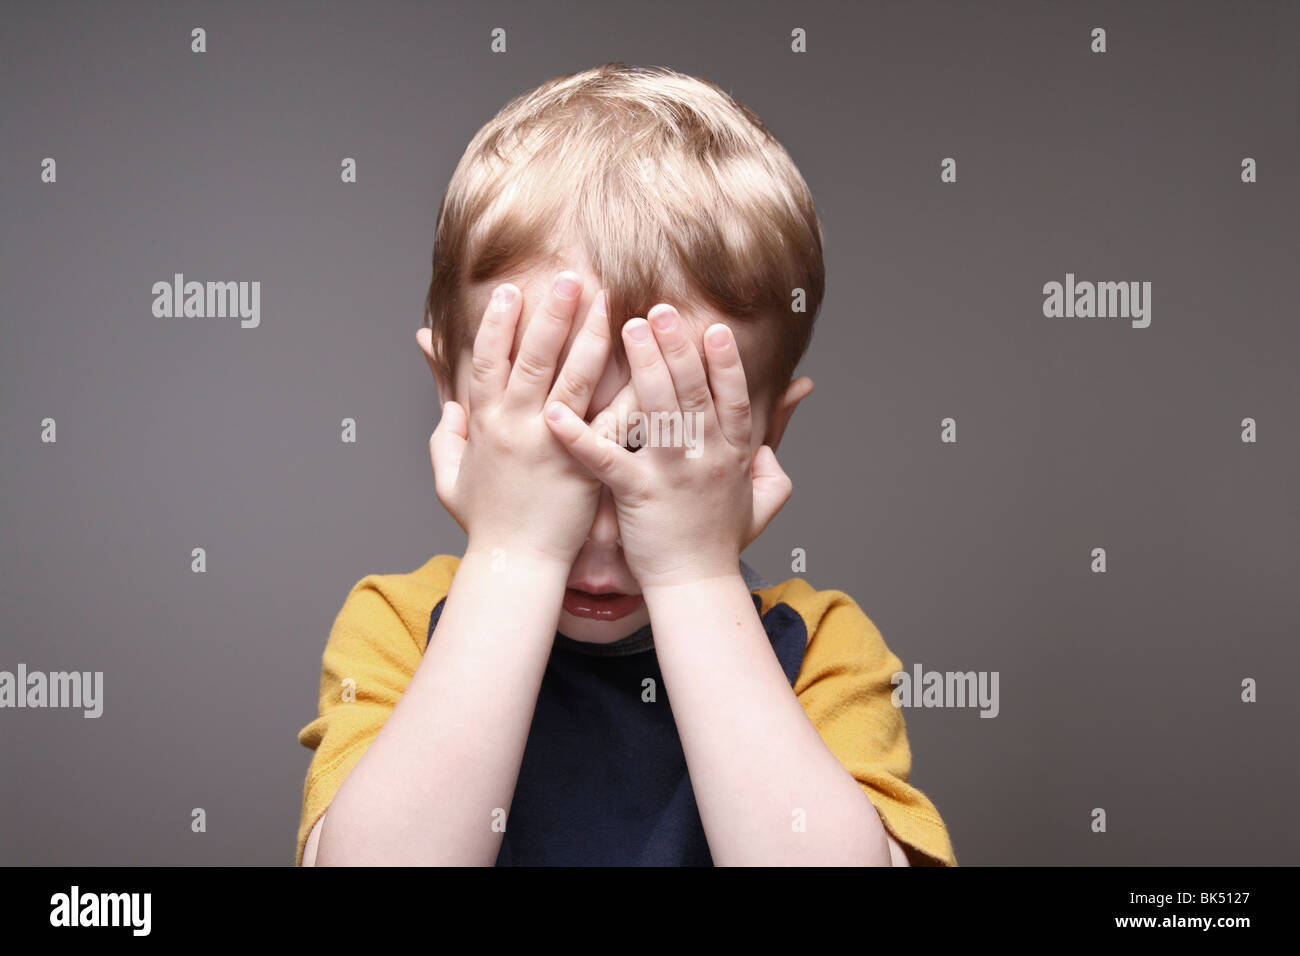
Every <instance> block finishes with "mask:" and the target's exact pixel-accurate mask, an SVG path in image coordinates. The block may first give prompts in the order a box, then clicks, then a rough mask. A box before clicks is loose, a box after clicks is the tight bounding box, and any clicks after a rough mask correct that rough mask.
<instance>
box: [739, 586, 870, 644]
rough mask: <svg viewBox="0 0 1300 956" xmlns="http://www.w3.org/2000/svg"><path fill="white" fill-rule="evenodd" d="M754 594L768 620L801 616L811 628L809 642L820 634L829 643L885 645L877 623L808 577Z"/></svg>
mask: <svg viewBox="0 0 1300 956" xmlns="http://www.w3.org/2000/svg"><path fill="white" fill-rule="evenodd" d="M752 593H753V594H754V595H755V596H756V597H757V598H758V599H759V601H760V607H759V613H760V614H761V615H762V616H764V617H765V618H766V616H767V615H768V614H770V613H773V612H776V613H782V612H784V613H786V614H793V615H795V616H797V618H798V620H799V622H800V623H802V625H803V626H804V628H806V629H807V632H808V639H809V640H812V638H813V637H814V635H816V636H818V637H819V638H822V639H826V640H830V639H834V638H840V639H848V640H852V641H861V640H864V639H865V640H870V641H882V642H883V638H882V637H881V635H880V631H879V630H878V629H877V627H876V625H875V623H874V622H873V621H872V620H871V618H869V617H868V616H867V614H866V612H864V611H863V610H862V608H861V607H860V606H859V605H858V602H857V601H855V600H854V599H853V597H852V596H850V595H849V594H847V593H845V592H844V591H840V590H837V589H834V588H826V589H818V588H816V587H814V586H813V585H812V584H810V583H809V582H808V581H807V580H805V579H804V578H791V579H789V580H788V581H784V582H782V583H781V584H772V585H768V586H766V587H762V588H755V589H753V592H752Z"/></svg>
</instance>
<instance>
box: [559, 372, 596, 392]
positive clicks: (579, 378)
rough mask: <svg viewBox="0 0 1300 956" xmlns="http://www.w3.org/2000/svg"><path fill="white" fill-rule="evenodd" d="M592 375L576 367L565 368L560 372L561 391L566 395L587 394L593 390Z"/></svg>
mask: <svg viewBox="0 0 1300 956" xmlns="http://www.w3.org/2000/svg"><path fill="white" fill-rule="evenodd" d="M591 387H592V382H591V376H589V375H588V374H587V373H585V372H579V371H576V370H574V369H565V370H564V371H563V372H562V373H561V374H560V388H559V391H560V393H561V394H564V395H586V394H587V392H589V391H590V390H591Z"/></svg>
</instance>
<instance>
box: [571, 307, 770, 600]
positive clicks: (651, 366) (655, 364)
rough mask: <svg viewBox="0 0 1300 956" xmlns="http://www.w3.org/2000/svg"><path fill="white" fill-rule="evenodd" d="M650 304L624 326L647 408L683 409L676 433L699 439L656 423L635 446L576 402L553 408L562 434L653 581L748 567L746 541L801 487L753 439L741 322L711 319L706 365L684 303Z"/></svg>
mask: <svg viewBox="0 0 1300 956" xmlns="http://www.w3.org/2000/svg"><path fill="white" fill-rule="evenodd" d="M650 315H651V316H652V317H653V321H652V322H647V321H646V320H645V319H641V318H635V319H631V320H630V321H628V322H627V323H626V324H625V325H624V326H623V343H624V347H625V349H626V351H627V356H628V363H629V365H630V366H631V374H632V386H633V387H634V389H635V392H636V397H637V404H638V411H640V412H643V413H645V415H646V416H647V417H648V418H650V420H651V421H654V419H653V417H652V416H653V415H654V414H655V413H667V414H668V415H670V416H671V415H672V414H673V413H678V414H679V416H680V419H681V424H682V426H683V427H682V428H678V429H677V430H676V434H677V436H678V439H681V438H682V437H683V431H684V433H685V437H686V438H688V439H690V445H691V447H684V446H683V445H682V444H681V443H680V442H679V443H678V444H677V445H676V447H664V446H663V445H662V444H660V445H659V446H658V447H656V444H655V442H656V441H658V440H659V439H660V437H661V436H659V435H657V434H655V430H653V429H648V430H647V437H648V438H649V442H648V444H647V445H646V446H645V447H642V448H640V449H639V450H637V451H636V452H632V451H628V450H627V449H626V448H624V447H622V446H621V445H620V444H618V443H617V442H615V441H611V440H610V439H609V438H607V437H604V436H603V435H602V434H599V433H598V432H597V431H596V430H595V429H593V428H592V426H590V425H588V424H587V423H586V422H584V421H583V420H582V418H580V417H579V416H578V415H576V414H574V412H573V411H572V410H571V409H569V408H568V407H567V406H566V405H563V404H561V403H559V402H555V403H552V404H551V405H550V406H549V407H548V408H547V409H546V421H547V423H548V424H549V425H550V426H551V430H552V431H553V433H554V434H555V436H556V437H557V438H559V439H560V441H561V442H563V443H564V446H565V447H566V448H567V449H568V450H569V452H570V454H572V455H573V456H574V458H576V459H577V460H578V461H579V462H581V463H582V464H583V465H585V466H586V468H587V469H588V470H589V471H590V472H591V473H592V474H593V475H594V476H595V477H596V478H598V479H600V481H601V482H603V483H604V484H605V485H607V486H608V487H609V488H610V490H611V492H612V493H613V496H614V502H615V506H616V508H617V513H618V525H619V536H620V538H621V539H622V546H623V554H624V557H625V558H626V560H627V564H628V568H629V569H630V570H631V572H632V574H633V575H634V576H635V577H636V580H637V583H638V584H639V585H640V586H641V588H642V590H643V591H647V590H650V589H652V588H655V587H660V586H671V585H675V584H685V583H689V582H694V581H699V580H704V579H708V578H716V577H722V576H736V575H738V574H739V564H740V552H741V551H742V550H744V548H745V546H746V545H748V544H749V543H750V542H751V541H753V540H754V539H755V538H757V537H758V535H759V534H760V533H761V532H762V531H763V529H764V528H766V527H767V525H768V523H769V522H770V521H771V520H772V518H773V517H775V516H776V513H777V512H778V511H780V510H781V508H782V507H783V506H784V505H785V503H786V501H788V500H789V498H790V494H791V491H792V490H793V486H792V484H791V482H790V479H789V478H788V477H787V476H786V474H785V472H784V471H782V470H781V466H780V465H779V464H778V463H777V460H776V455H775V454H774V453H773V451H772V449H771V448H769V447H768V446H767V445H762V446H760V447H759V448H758V449H757V450H756V451H754V450H752V449H751V447H750V443H751V438H752V435H751V414H750V405H749V392H748V388H747V386H746V383H745V372H744V369H743V368H742V366H741V361H740V352H739V349H738V348H737V345H736V339H735V336H734V335H733V334H732V332H731V330H730V329H729V328H728V327H727V326H726V325H723V324H722V323H717V324H715V325H712V326H710V327H709V328H708V329H706V330H705V332H704V337H703V338H704V354H705V358H706V360H707V363H708V372H707V374H706V372H705V368H704V363H702V362H701V361H700V354H699V351H698V350H697V349H696V347H695V342H694V341H693V340H692V338H691V336H690V335H689V333H688V329H687V326H686V323H685V322H684V321H683V320H682V318H681V316H680V315H679V314H678V313H677V311H676V309H673V308H671V307H670V306H664V305H660V306H656V307H655V308H654V309H651V310H650ZM687 419H689V420H690V421H689V423H687ZM665 431H666V430H665ZM662 437H663V438H664V439H665V440H666V439H667V438H668V437H670V436H669V435H664V436H662Z"/></svg>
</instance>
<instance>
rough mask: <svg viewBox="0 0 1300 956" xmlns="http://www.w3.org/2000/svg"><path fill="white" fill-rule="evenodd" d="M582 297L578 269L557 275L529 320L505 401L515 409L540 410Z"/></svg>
mask: <svg viewBox="0 0 1300 956" xmlns="http://www.w3.org/2000/svg"><path fill="white" fill-rule="evenodd" d="M581 298H582V280H581V279H579V277H578V274H577V273H576V272H570V271H565V272H561V273H560V274H559V275H557V276H556V277H555V281H554V282H552V283H551V288H550V291H548V292H547V293H546V296H545V298H544V299H543V300H542V304H541V306H540V307H539V308H538V309H537V311H536V312H534V313H533V315H532V316H531V317H530V318H529V320H528V327H527V328H525V329H524V337H523V340H522V341H521V342H520V343H519V352H518V354H517V355H516V356H515V365H514V368H512V369H511V370H510V381H509V382H507V383H506V402H507V404H509V405H511V406H512V407H514V408H527V409H536V410H538V411H540V410H541V407H542V405H543V403H545V401H546V395H547V393H548V392H550V390H551V383H552V382H554V381H555V365H556V362H557V361H558V360H559V357H560V352H561V350H562V349H563V348H564V343H565V342H567V341H568V340H569V329H570V327H571V326H572V325H573V316H574V314H575V313H576V312H577V311H578V301H579V300H580V299H581Z"/></svg>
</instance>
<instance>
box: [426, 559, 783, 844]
mask: <svg viewBox="0 0 1300 956" xmlns="http://www.w3.org/2000/svg"><path fill="white" fill-rule="evenodd" d="M746 571H748V569H746ZM751 587H753V584H752V583H751ZM753 597H754V607H755V609H756V610H760V611H761V604H760V600H759V597H758V595H754V596H753ZM442 606H443V602H442V601H439V602H438V605H437V606H436V607H435V608H434V609H433V613H432V615H431V616H430V618H429V636H430V637H432V636H433V630H434V628H435V627H437V624H438V618H439V616H441V614H442ZM762 620H763V627H764V629H765V630H766V631H767V636H768V640H770V641H771V642H772V649H773V650H774V651H775V652H776V656H777V659H778V660H779V661H780V662H781V667H782V669H783V670H784V671H785V675H786V677H787V678H788V679H789V680H790V683H791V686H793V684H794V681H795V677H796V676H797V675H798V673H799V666H800V664H802V662H803V655H804V650H805V648H806V647H807V645H808V634H807V629H806V628H805V626H804V623H803V619H802V618H800V617H799V615H798V614H796V613H795V612H794V611H793V610H792V609H791V608H789V607H787V606H786V605H784V604H778V605H776V606H775V607H773V608H771V609H770V610H769V611H768V613H767V614H765V615H763V618H762ZM648 681H649V682H653V683H647V682H648ZM712 863H713V859H712V857H711V856H710V855H709V845H708V842H707V841H706V839H705V837H704V826H703V824H702V823H701V821H700V813H699V810H698V808H697V807H696V805H695V794H694V792H693V791H692V790H691V781H690V776H689V774H688V773H687V770H686V756H685V754H684V753H683V752H682V743H681V739H680V738H679V737H678V736H677V726H676V724H675V723H674V721H673V716H672V708H671V707H670V706H669V702H668V695H667V693H666V691H665V688H664V683H663V675H662V674H660V672H659V660H658V657H657V656H656V654H655V649H654V640H653V636H652V634H651V632H650V628H649V626H648V625H647V626H646V627H643V628H642V629H641V630H639V631H637V632H636V633H635V634H631V635H629V636H628V637H625V638H623V639H622V640H620V641H616V642H615V643H613V644H590V643H585V642H581V641H575V640H572V639H571V638H568V637H566V636H564V635H563V634H558V633H557V634H556V636H555V645H554V647H553V648H552V649H551V655H550V659H549V660H548V661H547V664H546V674H545V676H544V677H543V678H542V684H541V689H540V690H539V692H538V696H537V709H536V710H535V712H534V714H533V723H532V726H531V728H530V729H529V732H528V743H527V745H526V746H525V749H524V757H523V763H522V764H521V766H520V769H519V781H518V783H517V784H516V785H515V794H514V800H513V802H512V803H511V806H510V816H509V819H508V820H507V821H506V831H505V833H504V834H503V839H502V841H501V852H500V853H499V855H498V856H497V866H579V865H596V866H602V865H604V866H610V865H614V866H711V865H712Z"/></svg>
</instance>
